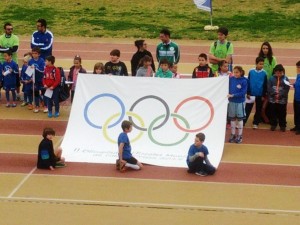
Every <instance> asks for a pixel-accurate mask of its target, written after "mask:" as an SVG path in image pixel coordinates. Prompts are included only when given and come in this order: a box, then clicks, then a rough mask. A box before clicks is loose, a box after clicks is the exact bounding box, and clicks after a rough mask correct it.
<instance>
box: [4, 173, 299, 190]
mask: <svg viewBox="0 0 300 225" xmlns="http://www.w3.org/2000/svg"><path fill="white" fill-rule="evenodd" d="M1 174H3V175H6V174H12V173H4V172H3V173H1V172H0V175H1ZM13 174H21V175H22V173H13ZM32 176H36V177H38V176H41V177H65V178H78V179H96V180H123V181H136V182H139V181H143V182H159V183H161V182H166V183H168V182H169V183H170V182H172V183H192V184H200V183H201V184H213V185H224V186H225V185H226V186H232V185H236V186H256V187H276V188H278V187H279V188H292V189H300V186H296V185H294V186H293V185H280V184H253V183H230V182H217V181H204V180H164V179H153V178H149V179H147V178H134V177H132V178H130V177H101V176H82V175H58V174H34V175H32Z"/></svg>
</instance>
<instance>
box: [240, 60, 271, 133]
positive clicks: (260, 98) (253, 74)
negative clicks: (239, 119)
mask: <svg viewBox="0 0 300 225" xmlns="http://www.w3.org/2000/svg"><path fill="white" fill-rule="evenodd" d="M264 60H265V59H264V58H262V57H257V58H256V59H255V63H256V67H255V68H253V69H251V70H250V71H249V74H248V88H247V98H248V99H250V96H254V97H255V114H254V118H253V129H257V128H258V124H259V123H260V122H261V121H262V118H261V113H262V106H263V102H264V99H265V97H266V96H267V73H266V71H265V70H264V69H263V67H264ZM253 105H254V103H246V119H245V121H244V122H245V123H246V122H247V119H248V118H249V115H250V113H251V110H252V107H253Z"/></svg>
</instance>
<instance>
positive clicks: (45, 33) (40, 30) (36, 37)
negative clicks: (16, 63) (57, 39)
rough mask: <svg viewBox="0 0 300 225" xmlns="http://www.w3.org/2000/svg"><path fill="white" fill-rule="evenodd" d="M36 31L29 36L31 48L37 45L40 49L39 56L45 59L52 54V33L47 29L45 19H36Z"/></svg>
mask: <svg viewBox="0 0 300 225" xmlns="http://www.w3.org/2000/svg"><path fill="white" fill-rule="evenodd" d="M36 27H37V31H35V32H33V34H32V37H31V49H33V48H35V47H38V48H40V49H41V58H42V59H44V60H45V59H46V57H47V56H49V55H52V45H53V34H52V33H51V31H49V30H48V29H47V22H46V20H45V19H38V20H37V22H36Z"/></svg>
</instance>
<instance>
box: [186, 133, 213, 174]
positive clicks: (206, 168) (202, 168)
mask: <svg viewBox="0 0 300 225" xmlns="http://www.w3.org/2000/svg"><path fill="white" fill-rule="evenodd" d="M204 140H205V135H204V134H203V133H198V134H196V137H195V141H194V144H193V145H191V147H190V149H189V151H188V156H187V159H186V163H187V165H188V167H189V169H188V173H195V174H196V175H198V176H203V177H204V176H207V175H213V174H214V173H215V172H216V168H215V167H214V166H213V165H212V164H211V163H210V161H209V160H208V157H207V155H208V154H209V152H208V149H207V147H206V146H205V145H203V142H204Z"/></svg>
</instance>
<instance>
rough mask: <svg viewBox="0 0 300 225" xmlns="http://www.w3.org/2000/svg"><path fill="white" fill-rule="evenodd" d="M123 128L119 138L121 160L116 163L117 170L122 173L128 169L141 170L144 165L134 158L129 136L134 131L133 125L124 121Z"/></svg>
mask: <svg viewBox="0 0 300 225" xmlns="http://www.w3.org/2000/svg"><path fill="white" fill-rule="evenodd" d="M121 127H122V130H123V132H122V133H121V134H120V135H119V137H118V147H119V159H117V161H116V167H117V170H120V171H121V172H123V171H125V170H126V168H131V169H134V170H140V169H142V167H143V165H142V164H141V163H140V162H139V161H138V160H137V159H136V158H134V157H133V156H132V154H131V145H130V141H129V138H128V135H127V134H128V133H130V132H131V131H132V123H131V122H130V121H127V120H124V121H123V122H122V125H121Z"/></svg>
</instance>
